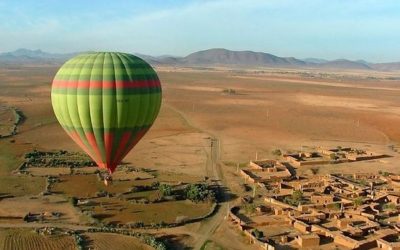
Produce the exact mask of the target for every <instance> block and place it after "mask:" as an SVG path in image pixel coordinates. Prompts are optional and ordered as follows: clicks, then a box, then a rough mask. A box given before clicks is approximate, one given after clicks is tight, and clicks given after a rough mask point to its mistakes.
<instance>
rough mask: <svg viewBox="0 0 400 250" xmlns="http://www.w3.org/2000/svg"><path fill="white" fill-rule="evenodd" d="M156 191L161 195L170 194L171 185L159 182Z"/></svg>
mask: <svg viewBox="0 0 400 250" xmlns="http://www.w3.org/2000/svg"><path fill="white" fill-rule="evenodd" d="M158 191H159V192H160V194H161V195H162V196H170V195H171V194H172V186H171V185H168V184H160V186H158Z"/></svg>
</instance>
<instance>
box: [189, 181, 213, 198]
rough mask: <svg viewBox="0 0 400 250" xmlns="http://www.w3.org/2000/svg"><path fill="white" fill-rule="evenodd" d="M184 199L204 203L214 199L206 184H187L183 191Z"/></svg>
mask: <svg viewBox="0 0 400 250" xmlns="http://www.w3.org/2000/svg"><path fill="white" fill-rule="evenodd" d="M185 195H186V198H187V199H189V200H191V201H194V202H199V201H204V200H206V199H214V192H212V191H211V190H208V185H207V184H189V185H188V186H187V187H186V189H185Z"/></svg>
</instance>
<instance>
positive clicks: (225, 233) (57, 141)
mask: <svg viewBox="0 0 400 250" xmlns="http://www.w3.org/2000/svg"><path fill="white" fill-rule="evenodd" d="M57 68H58V66H47V65H41V66H38V65H31V66H3V67H1V68H0V90H1V91H0V134H1V132H2V131H7V127H8V126H12V125H13V119H14V117H13V116H12V114H11V113H9V111H7V108H10V107H15V108H17V109H18V110H20V111H21V112H22V113H23V115H24V119H23V120H22V121H21V122H20V123H19V124H18V129H17V134H16V135H13V136H11V137H6V138H0V227H1V228H2V229H1V230H0V249H14V248H13V246H12V245H10V244H19V245H18V246H19V247H21V249H34V248H32V246H35V247H38V248H37V249H54V248H65V249H73V247H74V242H76V239H75V241H74V240H73V237H81V236H74V234H67V233H65V234H62V236H49V235H47V234H43V235H42V234H34V233H32V230H31V229H32V228H43V227H46V226H50V227H56V228H63V229H64V230H87V229H88V228H89V226H90V225H89V223H90V221H89V220H88V219H87V218H86V217H85V216H84V214H83V210H88V211H91V212H93V213H95V214H102V215H103V217H102V218H100V220H101V223H104V224H107V223H110V222H112V221H118V222H119V223H123V224H126V223H128V222H129V223H133V222H135V221H137V220H138V218H141V219H140V221H141V222H144V223H145V224H150V223H156V222H157V223H158V222H160V221H161V220H162V221H163V222H166V223H172V222H176V220H177V217H179V216H188V217H193V218H196V217H199V216H202V215H205V214H207V213H208V212H209V210H210V208H211V207H212V205H211V204H210V203H194V202H189V201H187V200H184V201H174V202H170V201H168V202H163V203H155V204H133V205H132V204H131V203H129V204H128V203H127V202H125V200H123V199H122V198H121V199H119V198H120V197H114V198H113V200H112V202H111V201H109V200H107V199H110V198H107V197H97V198H95V202H96V203H95V204H97V205H93V206H92V207H91V206H88V208H82V206H81V207H79V206H78V207H75V206H73V205H71V204H70V202H67V200H68V199H69V198H71V197H78V198H82V199H87V198H88V197H92V196H94V195H95V193H96V192H99V191H104V190H102V189H104V188H103V187H102V185H103V183H102V182H101V181H99V180H98V179H97V178H96V175H95V173H94V171H92V169H93V168H91V169H89V170H88V169H84V168H82V169H77V170H76V171H78V172H74V173H72V174H71V173H70V172H68V171H66V169H65V168H64V169H50V168H49V169H46V168H44V169H42V168H39V167H36V168H32V169H31V170H29V168H28V170H29V171H28V172H29V173H28V174H18V173H16V171H15V170H16V169H17V168H18V167H19V166H20V165H21V163H23V162H24V155H25V154H26V153H28V152H32V150H34V149H36V150H40V151H59V150H67V151H69V152H80V149H79V147H78V146H77V145H75V144H74V142H73V141H72V140H71V139H70V138H69V137H68V136H67V134H66V133H65V132H64V131H63V130H62V128H61V126H60V125H59V124H58V122H57V120H56V118H55V116H54V114H53V111H52V107H51V100H50V89H51V81H52V78H53V76H54V74H55V73H56V70H57ZM156 71H157V73H158V75H159V77H160V80H161V82H162V87H163V103H162V108H161V112H160V114H159V116H158V118H157V120H156V122H155V124H154V125H153V127H152V128H151V129H150V131H149V132H148V133H147V134H146V136H145V137H144V138H143V139H142V140H141V141H140V143H139V144H138V145H137V146H136V147H135V148H134V149H133V150H132V151H131V152H130V153H129V154H128V155H127V157H126V158H125V159H124V164H126V165H129V166H133V167H135V168H137V169H142V168H143V169H148V170H151V171H154V172H156V173H157V174H155V175H153V176H151V177H147V176H146V172H145V171H138V172H135V173H134V174H132V173H129V174H128V173H126V172H123V171H122V170H121V172H116V174H115V178H116V183H115V185H114V186H111V187H108V188H107V190H106V191H108V192H110V193H116V194H122V193H123V192H125V191H126V190H128V188H129V187H131V186H132V185H151V182H152V181H153V180H151V181H147V182H146V178H148V179H149V180H150V178H153V177H154V179H155V180H156V181H158V182H160V183H171V185H176V187H179V185H181V183H180V182H182V183H189V184H190V183H195V182H204V181H205V180H206V181H207V182H209V183H213V184H218V185H221V186H223V189H224V191H223V192H221V193H222V194H223V195H222V197H219V202H218V203H219V204H218V206H217V208H216V210H215V211H214V213H213V214H212V215H211V216H209V217H207V218H205V219H202V220H199V221H194V222H191V223H188V224H183V225H177V226H174V227H171V228H164V227H160V228H139V229H135V230H137V231H138V232H146V233H150V234H152V235H155V236H156V238H157V239H161V240H163V241H165V242H166V244H167V245H168V246H169V247H170V248H171V249H207V250H209V249H237V250H239V249H250V250H251V249H259V248H258V247H256V246H254V245H251V244H249V240H248V239H247V238H246V236H245V235H243V234H240V233H239V232H238V231H237V230H236V228H235V227H234V226H233V225H232V224H231V223H229V222H228V221H227V220H225V217H226V216H227V213H228V211H229V208H230V207H232V206H233V205H234V204H237V203H238V202H240V197H242V196H243V195H245V194H246V192H245V191H243V190H242V188H241V184H242V183H243V182H244V180H243V178H242V177H240V176H239V174H238V173H237V169H236V168H237V167H236V166H238V167H239V168H242V167H245V166H246V164H247V163H248V162H249V161H250V160H254V159H255V158H257V159H280V158H281V156H279V155H277V154H274V153H273V151H276V150H278V149H279V150H280V151H281V152H298V151H303V150H307V149H310V148H314V147H319V146H322V147H329V148H334V147H337V146H338V145H346V146H350V147H354V148H363V149H368V150H371V151H374V152H377V153H379V154H385V155H387V156H389V157H386V158H382V159H375V160H368V161H362V162H353V163H348V162H346V163H341V164H328V165H318V166H317V168H318V173H319V174H321V175H322V174H337V173H341V174H354V173H366V172H368V173H370V172H372V173H378V171H381V172H382V171H383V172H388V173H394V174H400V169H399V165H398V164H399V161H400V155H399V152H398V147H399V145H400V81H399V80H393V79H398V77H399V76H400V72H393V71H391V72H383V71H379V72H378V71H372V70H369V71H366V70H359V71H356V70H352V71H345V70H343V71H342V72H338V71H333V70H322V69H301V70H295V69H278V68H276V69H267V68H240V69H239V68H225V67H213V68H190V67H185V68H183V67H180V68H177V67H166V66H164V67H161V66H159V67H156ZM312 168H315V166H313V167H310V166H304V167H299V168H297V169H296V171H297V174H298V175H299V176H301V175H310V174H311V172H310V171H315V170H312ZM74 171H75V170H74ZM79 171H82V172H84V171H89V174H88V175H82V174H80V173H79ZM130 174H132V176H129V175H130ZM49 176H57V178H58V179H60V182H57V183H55V184H53V186H52V187H51V190H50V191H52V192H54V194H52V195H50V196H48V197H50V198H46V197H47V196H43V195H42V193H43V192H44V191H45V190H46V185H47V184H48V178H49ZM126 176H128V177H126ZM124 178H126V179H128V181H124V180H122V179H124ZM135 178H136V179H135ZM141 179H145V181H142V182H141ZM128 186H129V187H128ZM153 191H154V190H153ZM153 191H149V192H148V193H146V196H145V198H148V199H151V198H149V197H151V196H152V195H156V194H154V193H155V191H154V192H153ZM152 192H153V193H152ZM131 198H135V197H129V199H131ZM99 204H100V205H99ZM110 207H111V208H110ZM108 209H111V212H110V210H108ZM118 209H119V210H118ZM47 210H51V211H58V212H61V213H62V214H63V216H64V218H63V219H62V220H61V221H51V220H49V221H45V222H37V221H35V222H30V223H27V222H24V221H22V220H20V219H16V218H19V217H23V216H24V215H25V214H27V213H41V212H45V211H47ZM119 213H121V214H122V215H119ZM129 213H130V214H129ZM163 213H164V214H163ZM157 216H158V217H157ZM155 217H156V218H157V221H154V220H155V219H154V218H155ZM83 221H84V222H83ZM46 223H47V224H46ZM115 235H117V234H115ZM115 235H114V236H115ZM55 237H59V239H58V238H55ZM82 237H83V238H85V239H86V240H87V242H88V243H87V244H88V245H87V246H86V247H88V248H89V247H93V248H94V249H111V248H110V246H118V249H132V248H130V247H131V246H132V245H137V246H136V248H135V249H151V248H149V246H148V245H145V244H144V243H143V242H142V241H139V240H137V239H136V238H132V237H129V239H125V238H128V236H126V235H121V234H118V236H115V237H111V236H110V234H109V233H105V232H87V231H85V232H84V233H82ZM116 237H120V238H121V240H120V241H118V240H117V238H116ZM44 238H48V239H44ZM108 238H109V239H108ZM114 241H115V243H114ZM128 241H132V243H131V244H132V245H129V244H128V243H127V242H128ZM11 242H14V243H11ZM57 244H58V245H57Z"/></svg>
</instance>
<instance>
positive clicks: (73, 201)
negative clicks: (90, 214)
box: [69, 197, 78, 206]
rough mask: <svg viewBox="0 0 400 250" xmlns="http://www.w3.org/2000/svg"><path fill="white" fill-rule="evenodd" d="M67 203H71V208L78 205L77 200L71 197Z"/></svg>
mask: <svg viewBox="0 0 400 250" xmlns="http://www.w3.org/2000/svg"><path fill="white" fill-rule="evenodd" d="M69 202H70V203H71V205H72V206H76V205H77V204H78V198H76V197H71V198H69Z"/></svg>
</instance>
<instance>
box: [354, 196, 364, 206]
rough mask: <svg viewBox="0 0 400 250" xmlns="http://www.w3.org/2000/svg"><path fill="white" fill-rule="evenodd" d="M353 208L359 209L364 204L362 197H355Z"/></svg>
mask: <svg viewBox="0 0 400 250" xmlns="http://www.w3.org/2000/svg"><path fill="white" fill-rule="evenodd" d="M353 203H354V206H356V207H359V206H361V205H362V204H363V203H364V199H363V198H362V197H357V198H355V199H354V201H353Z"/></svg>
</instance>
